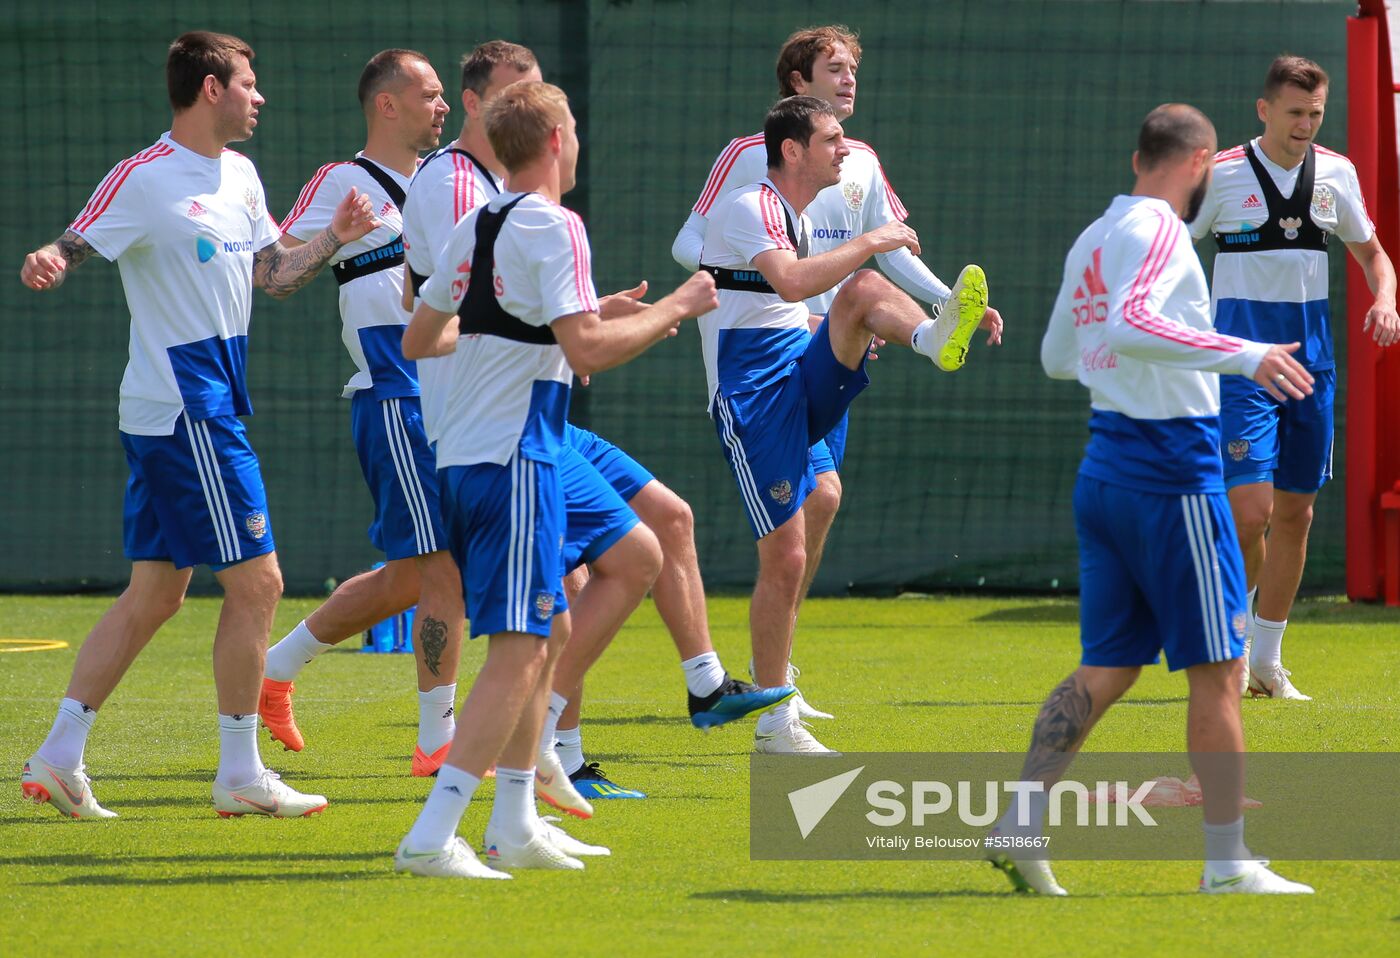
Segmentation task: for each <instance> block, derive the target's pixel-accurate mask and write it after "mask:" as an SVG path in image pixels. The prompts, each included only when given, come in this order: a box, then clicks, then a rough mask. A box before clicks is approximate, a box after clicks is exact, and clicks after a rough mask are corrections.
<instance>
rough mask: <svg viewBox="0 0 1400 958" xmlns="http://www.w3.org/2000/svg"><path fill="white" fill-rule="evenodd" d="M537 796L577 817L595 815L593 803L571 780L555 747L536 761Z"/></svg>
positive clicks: (544, 752) (547, 750)
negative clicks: (581, 793)
mask: <svg viewBox="0 0 1400 958" xmlns="http://www.w3.org/2000/svg"><path fill="white" fill-rule="evenodd" d="M535 797H536V798H538V799H540V800H541V801H543V802H545V803H547V804H549V805H553V806H554V807H555V808H557V809H559V811H561V812H564V813H565V814H568V815H572V816H574V817H575V818H592V817H593V806H592V804H590V803H589V801H588V799H586V798H584V797H583V796H582V795H580V794H579V793H578V789H576V788H574V783H573V782H571V781H569V774H568V772H565V771H564V766H563V764H562V763H561V762H560V761H559V753H558V752H556V751H555V750H554V749H553V748H548V749H545V750H544V751H543V752H541V753H540V754H539V758H538V760H537V761H536V763H535Z"/></svg>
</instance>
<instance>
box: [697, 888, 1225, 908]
mask: <svg viewBox="0 0 1400 958" xmlns="http://www.w3.org/2000/svg"><path fill="white" fill-rule="evenodd" d="M1198 894H1199V893H1198V892H1195V891H1139V892H1103V893H1099V894H1094V893H1089V894H1078V893H1076V894H1075V896H1074V897H1075V898H1181V897H1185V896H1187V895H1189V896H1191V897H1192V898H1195V897H1196V896H1197V895H1198ZM690 897H691V899H692V900H702V901H723V902H735V901H737V902H746V903H749V904H755V905H769V904H779V905H821V904H827V903H829V902H839V901H878V900H883V901H928V900H930V899H938V898H1002V899H1006V900H1008V901H1036V900H1039V899H1040V897H1041V896H1039V895H1028V894H1018V893H1016V892H1014V891H1009V890H999V891H989V890H987V889H985V888H930V889H927V890H917V889H903V888H898V889H896V888H867V889H862V890H858V891H828V892H796V891H794V892H783V891H773V890H772V889H767V888H732V889H729V890H727V891H701V892H695V893H694V894H693V895H691V896H690ZM1046 900H1047V901H1050V900H1053V899H1046Z"/></svg>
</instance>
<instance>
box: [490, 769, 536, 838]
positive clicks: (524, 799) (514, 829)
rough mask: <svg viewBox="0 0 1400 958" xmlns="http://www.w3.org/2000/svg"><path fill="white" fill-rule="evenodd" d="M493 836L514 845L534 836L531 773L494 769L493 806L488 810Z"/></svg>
mask: <svg viewBox="0 0 1400 958" xmlns="http://www.w3.org/2000/svg"><path fill="white" fill-rule="evenodd" d="M487 827H488V828H489V829H490V830H491V831H493V832H499V833H500V835H501V837H502V838H504V839H505V840H506V841H508V842H512V843H514V844H516V845H524V844H525V843H526V842H528V841H529V840H530V839H531V838H533V837H534V835H535V770H534V769H533V768H502V767H501V766H499V765H497V766H496V802H495V804H493V805H492V806H491V822H490V824H489V825H488V826H487Z"/></svg>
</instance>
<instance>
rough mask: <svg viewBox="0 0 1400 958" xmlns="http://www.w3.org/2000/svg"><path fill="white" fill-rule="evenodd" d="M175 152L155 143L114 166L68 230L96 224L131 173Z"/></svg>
mask: <svg viewBox="0 0 1400 958" xmlns="http://www.w3.org/2000/svg"><path fill="white" fill-rule="evenodd" d="M174 152H175V150H174V149H173V148H172V147H170V146H167V145H166V144H164V143H157V144H156V145H155V146H152V147H149V148H148V149H145V150H142V151H141V152H140V153H137V154H136V155H135V156H132V157H128V158H127V159H125V160H122V161H121V162H120V163H118V164H117V165H116V168H115V169H113V170H112V172H110V173H108V174H107V178H106V179H105V180H103V181H102V182H101V183H99V184H98V186H97V192H95V193H94V194H93V196H92V199H91V200H89V201H88V205H87V206H85V207H83V211H82V212H81V213H79V214H78V217H77V219H75V220H73V223H72V225H71V226H69V229H71V230H73V231H74V232H78V233H81V232H82V231H83V230H85V229H87V228H88V227H90V226H92V224H93V223H96V222H97V218H98V217H99V216H101V215H102V214H103V213H104V212H105V211H106V209H107V207H108V206H111V205H112V200H113V199H114V198H115V197H116V195H117V191H118V190H120V189H121V188H122V184H123V183H125V182H126V178H127V177H128V176H130V175H131V171H132V170H134V169H136V167H138V166H141V165H142V164H144V163H149V162H151V161H152V160H158V159H160V158H161V157H162V156H169V155H170V154H171V153H174Z"/></svg>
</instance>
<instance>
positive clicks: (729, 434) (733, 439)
mask: <svg viewBox="0 0 1400 958" xmlns="http://www.w3.org/2000/svg"><path fill="white" fill-rule="evenodd" d="M715 408H716V409H718V410H719V420H720V427H721V428H722V430H723V439H724V444H725V446H726V447H728V449H729V455H730V459H731V461H732V462H733V463H734V475H735V477H736V478H737V479H738V480H739V495H740V496H741V497H742V498H743V500H744V508H745V510H746V511H747V512H748V514H749V518H750V519H751V520H752V521H753V524H754V528H755V529H757V530H758V534H759V536H765V535H767V534H768V533H770V532H772V531H773V522H772V520H771V519H769V518H768V511H767V510H766V509H764V508H763V499H762V497H761V496H759V494H758V485H757V483H755V482H754V478H753V472H752V471H751V470H750V469H749V458H748V454H747V453H746V452H744V444H743V442H742V441H740V439H739V436H738V434H737V433H736V432H735V431H734V417H733V414H732V413H731V412H730V409H729V401H728V400H727V399H725V398H724V397H723V396H719V397H717V398H716V400H715Z"/></svg>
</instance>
